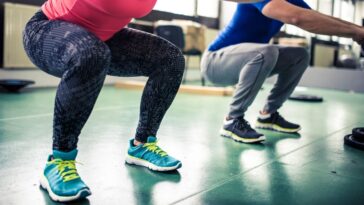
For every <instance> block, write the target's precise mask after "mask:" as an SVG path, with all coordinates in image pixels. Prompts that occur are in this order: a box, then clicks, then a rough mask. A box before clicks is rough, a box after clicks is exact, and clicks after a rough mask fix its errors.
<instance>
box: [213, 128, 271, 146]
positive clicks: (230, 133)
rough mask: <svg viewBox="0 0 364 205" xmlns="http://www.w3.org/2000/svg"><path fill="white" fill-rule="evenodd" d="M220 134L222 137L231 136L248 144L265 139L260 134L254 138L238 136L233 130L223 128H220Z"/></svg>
mask: <svg viewBox="0 0 364 205" xmlns="http://www.w3.org/2000/svg"><path fill="white" fill-rule="evenodd" d="M220 135H221V136H223V137H227V138H231V139H233V140H235V141H237V142H243V143H248V144H252V143H258V142H262V141H264V140H265V136H264V135H263V136H260V137H258V138H256V139H250V138H242V137H239V136H238V135H236V134H234V133H233V132H230V131H227V130H225V129H221V130H220Z"/></svg>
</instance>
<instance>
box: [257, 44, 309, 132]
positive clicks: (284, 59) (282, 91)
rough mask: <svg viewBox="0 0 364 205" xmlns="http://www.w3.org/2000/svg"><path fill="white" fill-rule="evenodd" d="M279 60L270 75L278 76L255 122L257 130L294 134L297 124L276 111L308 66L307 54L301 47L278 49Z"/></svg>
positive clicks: (298, 127) (297, 127)
mask: <svg viewBox="0 0 364 205" xmlns="http://www.w3.org/2000/svg"><path fill="white" fill-rule="evenodd" d="M278 48H279V58H278V61H277V64H276V66H275V67H274V69H273V70H272V73H271V75H274V74H278V78H277V82H276V83H275V85H274V87H273V88H272V90H271V92H270V94H269V96H268V99H267V103H266V105H265V106H264V108H263V110H262V111H261V112H260V116H259V117H258V120H257V122H256V127H257V128H263V129H272V130H276V131H281V132H290V133H292V132H293V133H294V132H297V131H299V130H300V129H301V127H300V126H299V125H297V124H294V123H291V122H288V121H286V120H285V119H284V118H283V117H282V116H280V114H279V113H278V112H277V110H278V109H279V108H280V107H281V106H282V105H283V103H284V102H285V101H286V100H287V99H288V97H289V96H290V95H291V94H292V92H293V91H294V89H295V88H296V86H297V85H298V83H299V81H300V79H301V77H302V75H303V73H304V72H305V70H306V69H307V67H308V65H309V54H308V52H307V49H305V48H303V47H278Z"/></svg>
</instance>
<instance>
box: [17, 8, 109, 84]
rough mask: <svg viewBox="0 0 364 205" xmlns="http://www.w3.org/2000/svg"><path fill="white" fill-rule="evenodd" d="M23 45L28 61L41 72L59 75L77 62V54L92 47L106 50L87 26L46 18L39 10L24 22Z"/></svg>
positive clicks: (79, 57) (83, 53)
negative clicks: (25, 23)
mask: <svg viewBox="0 0 364 205" xmlns="http://www.w3.org/2000/svg"><path fill="white" fill-rule="evenodd" d="M23 39H24V47H25V50H26V52H27V54H28V56H29V58H30V59H31V61H32V62H33V63H34V64H35V65H36V66H38V67H39V68H40V69H42V70H43V71H45V72H47V73H49V74H51V75H54V76H57V77H61V76H62V75H63V73H64V72H65V71H66V70H67V69H69V68H70V67H71V64H74V65H77V64H80V62H78V61H80V59H81V56H80V55H87V53H88V52H89V51H90V48H92V49H99V50H100V51H99V52H105V49H108V48H107V46H106V45H105V44H104V43H103V42H102V41H101V40H99V39H98V38H97V37H96V36H95V35H93V34H92V33H90V32H89V31H87V30H86V29H84V28H82V27H80V26H78V25H76V24H72V23H69V22H65V21H58V20H51V21H50V20H48V19H47V18H46V17H45V15H44V14H43V13H42V12H38V13H36V15H35V16H34V17H33V18H32V19H31V20H30V21H29V22H28V23H27V25H26V28H25V30H24V35H23Z"/></svg>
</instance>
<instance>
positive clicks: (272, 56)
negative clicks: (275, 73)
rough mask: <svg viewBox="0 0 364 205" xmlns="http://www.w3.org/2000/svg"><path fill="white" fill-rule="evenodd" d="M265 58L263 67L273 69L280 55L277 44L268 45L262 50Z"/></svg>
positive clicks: (261, 52)
mask: <svg viewBox="0 0 364 205" xmlns="http://www.w3.org/2000/svg"><path fill="white" fill-rule="evenodd" d="M260 55H261V56H262V58H263V66H262V68H263V69H268V70H272V69H273V68H274V66H275V65H276V63H277V60H278V57H279V49H278V48H277V47H276V46H266V47H264V48H263V49H262V50H261V51H260Z"/></svg>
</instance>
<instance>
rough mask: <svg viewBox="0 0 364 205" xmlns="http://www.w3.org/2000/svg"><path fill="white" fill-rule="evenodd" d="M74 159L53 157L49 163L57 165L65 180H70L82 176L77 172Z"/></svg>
mask: <svg viewBox="0 0 364 205" xmlns="http://www.w3.org/2000/svg"><path fill="white" fill-rule="evenodd" d="M75 163H76V162H75V161H74V160H61V159H53V160H52V161H50V162H48V164H54V165H56V166H57V169H58V172H59V174H60V175H61V177H62V181H63V182H68V181H71V180H74V179H78V178H80V176H79V175H78V173H77V170H76V165H75Z"/></svg>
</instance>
